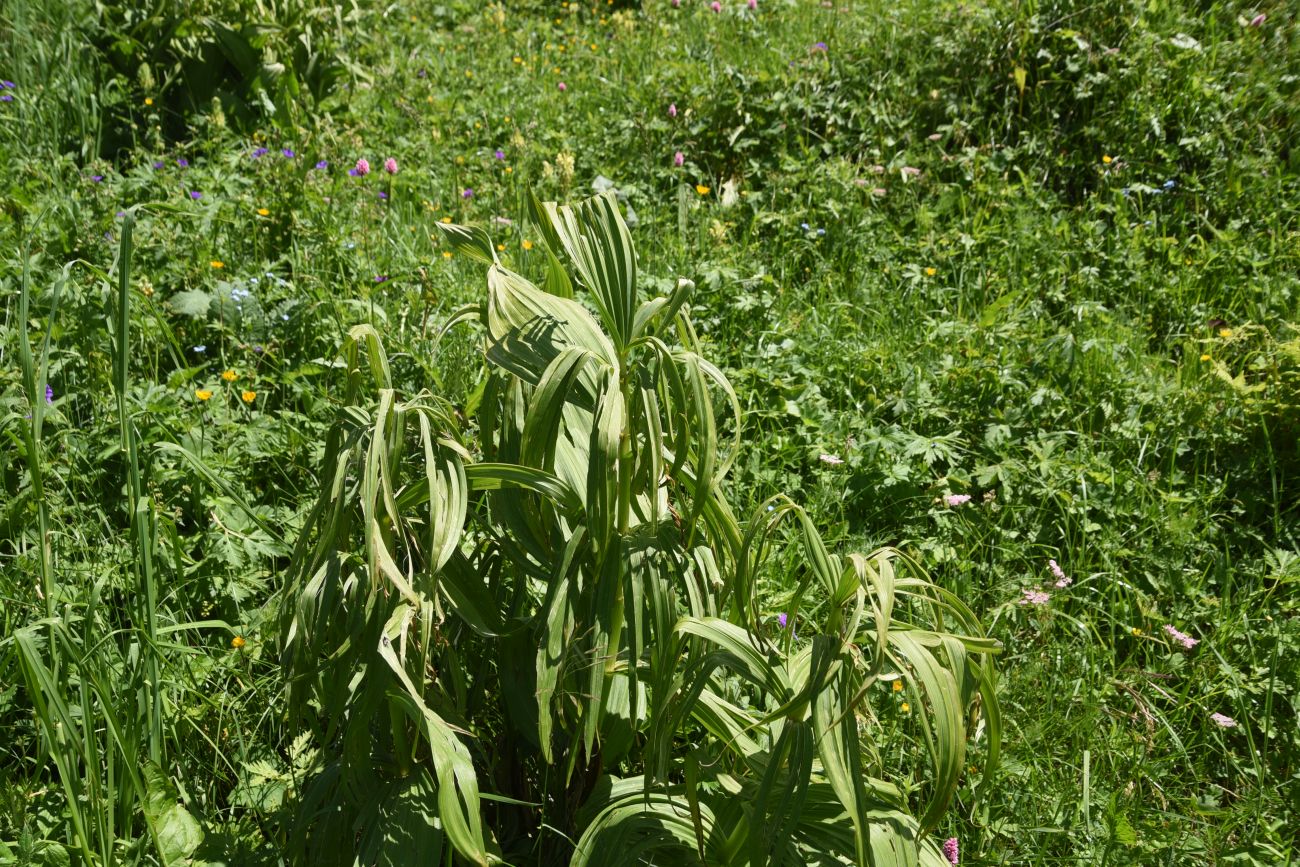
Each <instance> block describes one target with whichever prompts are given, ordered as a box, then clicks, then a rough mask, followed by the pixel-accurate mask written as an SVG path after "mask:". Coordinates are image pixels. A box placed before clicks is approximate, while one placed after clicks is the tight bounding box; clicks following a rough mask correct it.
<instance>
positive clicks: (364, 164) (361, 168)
mask: <svg viewBox="0 0 1300 867" xmlns="http://www.w3.org/2000/svg"><path fill="white" fill-rule="evenodd" d="M348 174H352V175H353V176H354V177H359V178H360V177H365V176H366V175H368V174H370V160H368V159H366V158H365V157H361V158H360V159H358V160H357V165H356V167H355V168H354V169H353V170H352V171H351V172H349V173H348Z"/></svg>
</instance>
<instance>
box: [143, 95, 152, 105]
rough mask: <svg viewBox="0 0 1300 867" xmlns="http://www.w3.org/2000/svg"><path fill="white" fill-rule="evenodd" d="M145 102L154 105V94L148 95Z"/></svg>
mask: <svg viewBox="0 0 1300 867" xmlns="http://www.w3.org/2000/svg"><path fill="white" fill-rule="evenodd" d="M144 104H145V105H153V97H152V96H146V97H145V98H144Z"/></svg>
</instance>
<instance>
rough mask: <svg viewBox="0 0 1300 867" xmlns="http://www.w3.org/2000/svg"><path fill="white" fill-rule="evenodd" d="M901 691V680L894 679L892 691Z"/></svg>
mask: <svg viewBox="0 0 1300 867" xmlns="http://www.w3.org/2000/svg"><path fill="white" fill-rule="evenodd" d="M902 691H903V682H902V681H901V680H896V681H894V692H902Z"/></svg>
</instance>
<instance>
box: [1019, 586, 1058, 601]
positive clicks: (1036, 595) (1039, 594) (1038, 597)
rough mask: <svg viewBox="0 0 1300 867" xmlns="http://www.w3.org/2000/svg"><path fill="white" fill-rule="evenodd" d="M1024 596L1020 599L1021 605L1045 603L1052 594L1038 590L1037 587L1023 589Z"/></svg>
mask: <svg viewBox="0 0 1300 867" xmlns="http://www.w3.org/2000/svg"><path fill="white" fill-rule="evenodd" d="M1023 592H1024V594H1025V595H1024V597H1023V598H1022V599H1021V600H1020V604H1021V605H1046V604H1047V600H1048V599H1051V598H1052V594H1050V593H1046V592H1044V591H1042V590H1039V589H1038V588H1037V587H1034V588H1029V587H1026V588H1025V589H1024V591H1023Z"/></svg>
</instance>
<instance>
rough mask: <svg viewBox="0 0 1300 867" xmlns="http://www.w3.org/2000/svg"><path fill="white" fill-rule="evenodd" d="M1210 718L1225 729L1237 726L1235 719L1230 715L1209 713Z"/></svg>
mask: <svg viewBox="0 0 1300 867" xmlns="http://www.w3.org/2000/svg"><path fill="white" fill-rule="evenodd" d="M1210 719H1212V720H1214V721H1215V723H1217V724H1218V725H1221V726H1223V727H1224V728H1225V729H1235V728H1236V727H1237V721H1236V720H1235V719H1233V718H1232V717H1230V716H1224V715H1223V714H1221V713H1212V714H1210Z"/></svg>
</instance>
